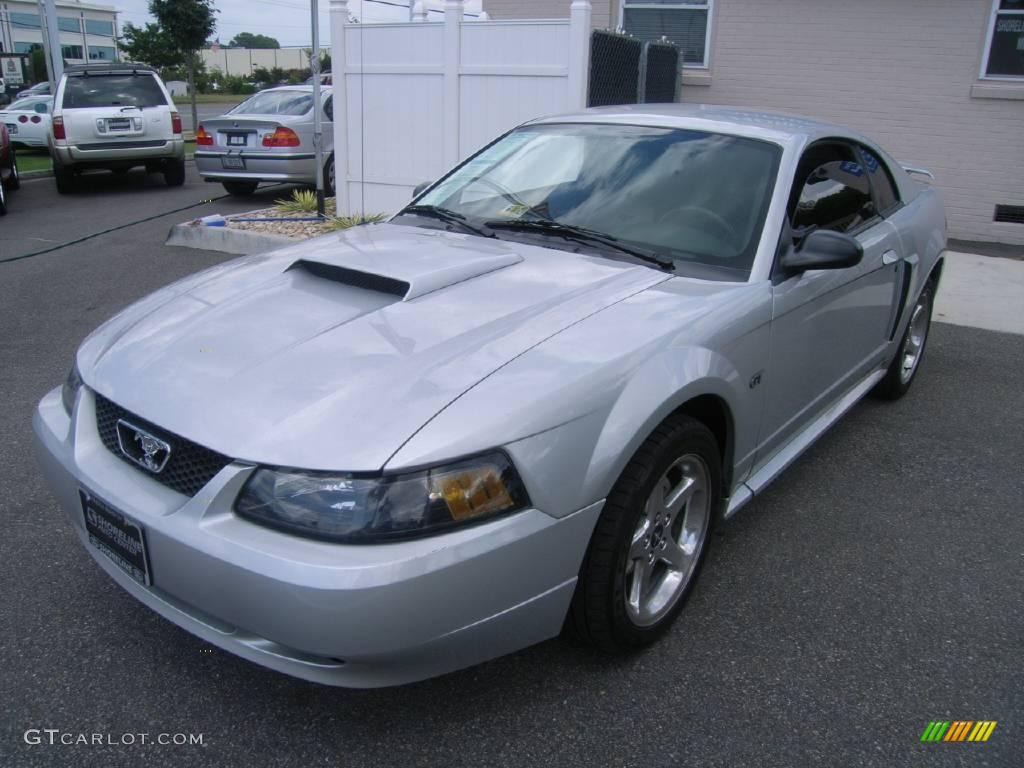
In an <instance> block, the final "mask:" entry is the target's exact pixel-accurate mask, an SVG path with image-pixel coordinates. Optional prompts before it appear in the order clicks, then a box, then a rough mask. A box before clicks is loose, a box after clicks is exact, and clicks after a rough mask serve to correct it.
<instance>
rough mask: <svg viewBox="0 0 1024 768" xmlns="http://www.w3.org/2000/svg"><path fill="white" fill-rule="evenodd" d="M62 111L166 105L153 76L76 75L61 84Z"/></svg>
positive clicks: (165, 100)
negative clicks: (62, 92) (62, 91)
mask: <svg viewBox="0 0 1024 768" xmlns="http://www.w3.org/2000/svg"><path fill="white" fill-rule="evenodd" d="M61 104H62V106H63V107H64V109H84V108H89V107H140V108H145V107H161V106H165V105H166V104H167V99H166V98H165V97H164V93H163V91H162V90H160V85H159V84H158V83H157V81H156V78H155V77H153V76H152V75H127V74H126V75H88V76H84V75H76V76H73V77H68V79H67V81H66V82H65V84H64V100H63V101H62V102H61Z"/></svg>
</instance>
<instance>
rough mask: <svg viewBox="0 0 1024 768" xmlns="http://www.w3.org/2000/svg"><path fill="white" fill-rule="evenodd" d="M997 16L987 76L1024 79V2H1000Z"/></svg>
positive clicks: (1017, 0)
mask: <svg viewBox="0 0 1024 768" xmlns="http://www.w3.org/2000/svg"><path fill="white" fill-rule="evenodd" d="M995 16H996V17H995V19H994V21H993V25H992V42H991V44H990V46H989V51H988V63H987V66H986V69H985V74H986V75H994V76H997V77H1024V0H1000V3H999V6H998V8H997V9H996V12H995Z"/></svg>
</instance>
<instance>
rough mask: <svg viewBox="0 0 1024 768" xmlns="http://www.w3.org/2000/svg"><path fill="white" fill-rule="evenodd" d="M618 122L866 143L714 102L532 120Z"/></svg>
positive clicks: (807, 121) (789, 118) (780, 115)
mask: <svg viewBox="0 0 1024 768" xmlns="http://www.w3.org/2000/svg"><path fill="white" fill-rule="evenodd" d="M567 122H586V123H618V124H622V125H627V124H628V125H647V126H652V127H659V128H690V129H694V128H696V129H700V130H708V131H713V132H717V133H728V134H735V135H741V136H749V137H751V138H760V139H767V140H769V141H774V142H777V143H781V144H804V143H807V142H811V141H815V140H817V139H820V138H825V137H830V136H838V137H843V138H850V139H854V140H857V141H863V142H866V143H869V144H871V143H873V142H869V141H868V140H867V139H866V138H865V137H864V136H862V135H861V134H859V133H857V132H856V131H853V130H851V129H849V128H845V127H843V126H840V125H835V124H833V123H828V122H824V121H822V120H815V119H814V118H810V117H804V116H802V115H795V114H787V113H785V112H775V111H769V110H761V109H756V108H745V107H727V106H719V105H715V104H690V103H686V104H624V105H620V106H614V107H594V108H591V109H585V110H582V111H580V112H573V113H569V114H563V115H553V116H550V117H543V118H539V119H538V120H533V121H531V122H530V124H538V123H567Z"/></svg>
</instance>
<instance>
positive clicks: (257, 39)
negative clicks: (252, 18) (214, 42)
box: [228, 32, 281, 48]
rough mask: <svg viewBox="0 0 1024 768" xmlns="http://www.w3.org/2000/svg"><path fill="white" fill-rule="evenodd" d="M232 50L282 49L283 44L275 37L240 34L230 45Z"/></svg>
mask: <svg viewBox="0 0 1024 768" xmlns="http://www.w3.org/2000/svg"><path fill="white" fill-rule="evenodd" d="M228 47H230V48H280V47H281V44H280V43H279V42H277V40H275V39H274V38H273V37H269V36H267V35H255V34H253V33H252V32H239V33H238V34H237V35H235V36H234V38H232V40H231V42H230V43H228Z"/></svg>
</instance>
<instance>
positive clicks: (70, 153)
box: [50, 137, 185, 167]
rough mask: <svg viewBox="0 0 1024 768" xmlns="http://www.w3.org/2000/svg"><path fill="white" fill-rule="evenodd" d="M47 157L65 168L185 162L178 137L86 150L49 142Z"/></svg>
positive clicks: (97, 143)
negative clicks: (173, 161) (49, 155)
mask: <svg viewBox="0 0 1024 768" xmlns="http://www.w3.org/2000/svg"><path fill="white" fill-rule="evenodd" d="M132 144H141V145H146V146H132ZM50 153H51V154H52V155H53V158H54V160H55V162H56V163H57V164H58V165H64V166H75V165H80V166H86V167H88V166H103V165H105V164H107V163H114V164H119V165H123V164H125V163H132V162H134V163H137V164H139V165H141V164H143V163H145V162H146V161H153V160H184V159H185V140H184V139H182V138H181V137H177V138H174V139H167V140H152V141H139V142H130V141H125V142H114V141H112V142H108V143H105V144H104V143H103V142H96V143H95V144H89V145H87V146H83V145H77V144H68V143H67V142H61V143H57V142H51V144H50Z"/></svg>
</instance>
